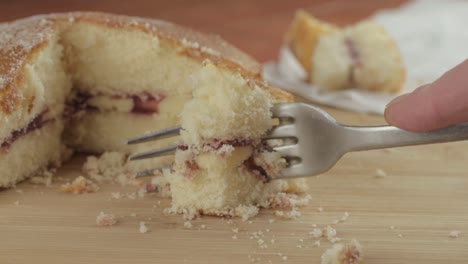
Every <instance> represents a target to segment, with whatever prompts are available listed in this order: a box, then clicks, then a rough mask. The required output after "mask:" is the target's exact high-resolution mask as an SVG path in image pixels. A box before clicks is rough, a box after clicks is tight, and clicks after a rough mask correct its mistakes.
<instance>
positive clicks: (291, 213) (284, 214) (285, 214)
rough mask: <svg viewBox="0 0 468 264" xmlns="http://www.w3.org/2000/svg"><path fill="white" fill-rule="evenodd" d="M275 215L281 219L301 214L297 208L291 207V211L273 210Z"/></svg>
mask: <svg viewBox="0 0 468 264" xmlns="http://www.w3.org/2000/svg"><path fill="white" fill-rule="evenodd" d="M275 216H277V217H279V218H283V219H297V218H299V217H300V216H301V212H300V211H299V210H297V208H296V207H295V208H293V209H291V211H288V212H286V211H278V210H277V211H275Z"/></svg>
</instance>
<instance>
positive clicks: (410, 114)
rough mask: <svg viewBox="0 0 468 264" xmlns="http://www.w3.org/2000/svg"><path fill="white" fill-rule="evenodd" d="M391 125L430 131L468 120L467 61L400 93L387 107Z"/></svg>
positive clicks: (386, 117)
mask: <svg viewBox="0 0 468 264" xmlns="http://www.w3.org/2000/svg"><path fill="white" fill-rule="evenodd" d="M385 119H386V120H387V122H388V123H389V124H390V125H393V126H396V127H399V128H402V129H405V130H409V131H430V130H435V129H439V128H445V127H448V126H451V125H455V124H459V123H464V122H468V60H465V61H464V62H463V63H461V64H459V65H457V66H456V67H455V68H453V69H451V70H450V71H448V72H446V73H445V74H444V75H442V76H441V77H440V78H439V79H437V80H436V81H434V82H433V83H430V84H426V85H423V86H421V87H419V88H418V89H416V90H415V91H413V92H411V93H409V94H404V95H401V96H399V97H397V98H395V99H394V100H393V101H391V102H390V103H389V104H388V105H387V108H386V109H385Z"/></svg>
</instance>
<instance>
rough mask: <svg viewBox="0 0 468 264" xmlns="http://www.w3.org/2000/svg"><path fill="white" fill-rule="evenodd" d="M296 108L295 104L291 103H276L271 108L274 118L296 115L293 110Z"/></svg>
mask: <svg viewBox="0 0 468 264" xmlns="http://www.w3.org/2000/svg"><path fill="white" fill-rule="evenodd" d="M295 108H296V106H295V104H291V103H285V104H276V105H274V106H273V107H272V108H271V113H272V116H273V118H281V117H294V113H293V110H294V109H295Z"/></svg>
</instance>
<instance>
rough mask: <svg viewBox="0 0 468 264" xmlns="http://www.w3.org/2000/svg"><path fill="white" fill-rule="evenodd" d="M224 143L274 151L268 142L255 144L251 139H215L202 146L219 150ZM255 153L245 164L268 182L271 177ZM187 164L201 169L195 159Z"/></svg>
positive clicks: (193, 168)
mask: <svg viewBox="0 0 468 264" xmlns="http://www.w3.org/2000/svg"><path fill="white" fill-rule="evenodd" d="M224 145H230V146H233V147H245V146H252V147H253V148H254V149H255V152H259V151H272V149H271V148H270V147H269V146H268V145H266V144H260V145H255V143H254V142H253V141H252V140H249V139H228V140H219V139H215V140H213V141H211V142H209V143H204V144H203V145H202V146H201V148H203V147H204V146H209V147H211V148H212V149H213V150H219V149H221V148H222V147H223V146H224ZM177 148H178V149H180V150H188V146H187V145H179V146H178V147H177ZM221 155H222V154H221ZM254 155H255V154H252V155H251V156H250V157H249V158H248V159H246V160H245V161H244V164H243V165H244V166H245V167H246V168H247V169H248V170H250V171H252V172H253V173H254V174H255V175H257V176H258V177H259V179H260V180H261V181H262V182H268V181H269V179H270V177H269V175H268V173H267V171H266V170H265V169H264V168H263V167H262V166H260V165H258V164H257V163H256V162H255V158H254ZM185 165H186V167H187V168H188V169H189V171H193V170H198V169H199V167H198V164H196V162H195V161H194V160H190V161H186V162H185Z"/></svg>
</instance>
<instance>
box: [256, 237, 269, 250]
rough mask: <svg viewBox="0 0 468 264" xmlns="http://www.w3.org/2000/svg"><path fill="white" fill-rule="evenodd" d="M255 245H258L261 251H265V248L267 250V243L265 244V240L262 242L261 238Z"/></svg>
mask: <svg viewBox="0 0 468 264" xmlns="http://www.w3.org/2000/svg"><path fill="white" fill-rule="evenodd" d="M257 244H258V246H259V247H260V248H261V249H266V248H268V245H267V243H265V240H263V239H262V238H259V239H258V240H257Z"/></svg>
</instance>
